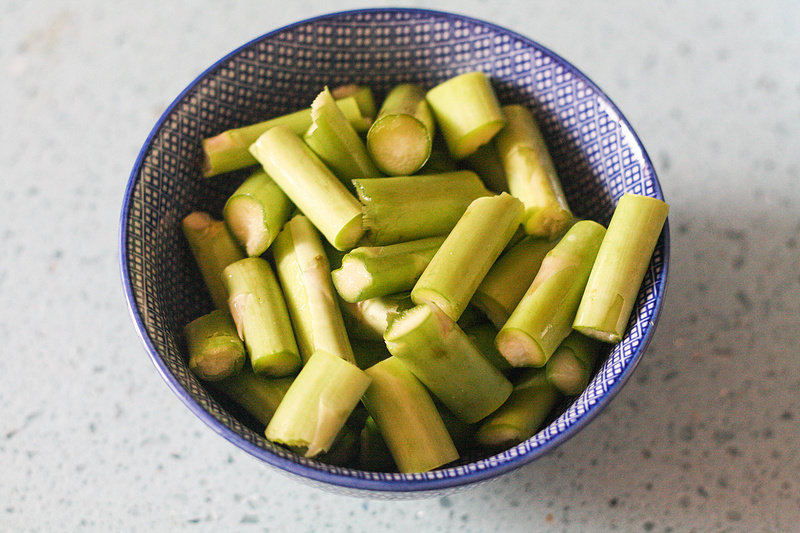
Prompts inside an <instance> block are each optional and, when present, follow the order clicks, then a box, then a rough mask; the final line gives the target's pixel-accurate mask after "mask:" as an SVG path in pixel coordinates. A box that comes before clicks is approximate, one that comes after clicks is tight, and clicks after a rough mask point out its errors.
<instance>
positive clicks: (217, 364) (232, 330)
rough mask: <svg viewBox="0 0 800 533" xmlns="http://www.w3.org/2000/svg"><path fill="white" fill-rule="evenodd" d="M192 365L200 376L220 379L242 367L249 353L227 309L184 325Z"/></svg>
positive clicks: (192, 368) (209, 379) (213, 312)
mask: <svg viewBox="0 0 800 533" xmlns="http://www.w3.org/2000/svg"><path fill="white" fill-rule="evenodd" d="M183 331H184V335H185V337H186V344H187V345H188V348H189V368H190V369H191V370H192V372H194V373H195V374H197V376H198V377H199V378H200V379H204V380H206V381H218V380H220V379H224V378H226V377H228V376H230V375H231V374H235V373H237V372H239V371H240V370H241V369H242V366H244V361H245V359H246V357H247V354H246V353H245V351H244V346H243V345H242V341H241V340H239V336H238V335H237V334H236V326H235V325H234V324H233V321H232V320H231V317H230V316H228V313H227V312H225V311H222V310H220V309H217V310H214V311H212V312H211V313H209V314H207V315H203V316H201V317H200V318H197V319H195V320H192V321H191V322H189V323H188V324H187V325H186V327H185V328H184V330H183Z"/></svg>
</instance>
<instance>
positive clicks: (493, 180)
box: [467, 143, 508, 194]
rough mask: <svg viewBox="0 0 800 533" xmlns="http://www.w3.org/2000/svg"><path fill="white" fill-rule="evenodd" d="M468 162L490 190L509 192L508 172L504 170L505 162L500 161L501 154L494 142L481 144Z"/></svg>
mask: <svg viewBox="0 0 800 533" xmlns="http://www.w3.org/2000/svg"><path fill="white" fill-rule="evenodd" d="M467 164H468V165H469V167H470V168H471V169H472V170H474V171H475V172H477V173H478V176H480V177H481V179H482V180H483V183H485V184H486V187H487V188H488V189H489V190H490V191H494V192H496V193H497V194H500V193H501V192H508V181H507V180H506V172H505V170H503V162H502V161H500V155H498V153H497V147H496V146H495V145H494V143H486V144H484V145H483V146H480V147H479V148H478V149H477V150H476V151H475V153H473V154H472V155H470V156H469V157H467Z"/></svg>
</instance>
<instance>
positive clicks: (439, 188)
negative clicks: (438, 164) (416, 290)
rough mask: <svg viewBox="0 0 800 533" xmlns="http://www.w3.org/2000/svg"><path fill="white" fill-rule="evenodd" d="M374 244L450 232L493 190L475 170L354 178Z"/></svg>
mask: <svg viewBox="0 0 800 533" xmlns="http://www.w3.org/2000/svg"><path fill="white" fill-rule="evenodd" d="M353 185H354V186H355V188H356V192H358V198H359V199H360V200H361V203H362V204H363V206H364V208H363V209H364V228H365V229H366V230H367V232H368V233H367V240H368V241H369V242H370V243H371V244H373V245H384V244H395V243H398V242H406V241H413V240H416V239H423V238H425V237H435V236H437V235H446V234H447V233H449V232H450V230H452V229H453V227H454V226H455V225H456V222H458V219H459V218H461V215H463V214H464V211H466V210H467V206H469V204H470V203H471V202H472V201H473V200H475V199H476V198H479V197H481V196H489V195H490V194H491V193H490V192H489V191H488V190H487V189H486V187H484V186H483V183H482V182H481V180H480V178H479V177H478V176H477V174H475V173H474V172H470V171H468V170H462V171H458V172H447V173H444V174H427V175H424V176H401V177H393V178H380V179H360V180H353Z"/></svg>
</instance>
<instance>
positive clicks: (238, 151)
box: [202, 96, 374, 178]
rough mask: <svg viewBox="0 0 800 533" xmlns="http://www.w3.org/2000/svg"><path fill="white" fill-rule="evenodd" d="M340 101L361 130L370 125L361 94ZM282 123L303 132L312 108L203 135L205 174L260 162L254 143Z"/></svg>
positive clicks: (203, 167)
mask: <svg viewBox="0 0 800 533" xmlns="http://www.w3.org/2000/svg"><path fill="white" fill-rule="evenodd" d="M336 105H337V106H338V107H339V109H341V110H342V113H344V115H345V116H346V117H347V120H348V121H349V122H350V124H352V125H353V127H354V128H356V130H357V131H366V130H367V129H369V126H370V125H371V124H372V121H371V120H370V119H369V118H367V117H365V116H363V115H362V112H361V109H360V108H359V102H358V97H355V96H351V97H346V98H344V99H342V100H338V101H337V102H336ZM373 116H374V115H373ZM278 125H281V126H286V127H287V128H289V129H290V130H292V131H293V132H295V133H296V134H297V135H302V134H303V133H305V132H306V130H307V129H308V127H309V126H311V109H310V108H306V109H301V110H300V111H296V112H294V113H290V114H288V115H283V116H280V117H276V118H273V119H271V120H267V121H264V122H259V123H258V124H251V125H249V126H244V127H242V128H236V129H232V130H227V131H223V132H222V133H220V134H218V135H215V136H214V137H209V138H207V139H203V142H202V144H203V163H202V170H203V176H205V177H206V178H210V177H212V176H216V175H218V174H222V173H224V172H231V171H233V170H238V169H240V168H245V167H249V166H251V165H255V164H257V163H258V161H256V159H255V157H253V155H252V154H251V153H250V152H249V151H248V149H249V148H250V145H251V144H253V143H254V142H255V141H256V139H258V138H259V136H261V134H262V133H264V132H265V131H267V130H268V129H270V128H272V127H274V126H278Z"/></svg>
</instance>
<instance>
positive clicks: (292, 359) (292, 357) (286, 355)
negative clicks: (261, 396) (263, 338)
mask: <svg viewBox="0 0 800 533" xmlns="http://www.w3.org/2000/svg"><path fill="white" fill-rule="evenodd" d="M298 367H299V364H298V355H297V352H296V351H290V350H284V351H282V352H275V353H274V354H271V356H270V357H269V358H261V359H256V360H255V361H254V362H253V372H255V373H256V374H257V375H259V376H262V377H265V378H283V377H286V376H291V375H294V374H296V373H297V369H298Z"/></svg>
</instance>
